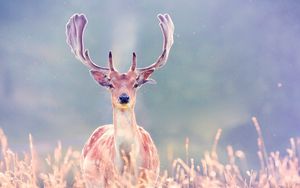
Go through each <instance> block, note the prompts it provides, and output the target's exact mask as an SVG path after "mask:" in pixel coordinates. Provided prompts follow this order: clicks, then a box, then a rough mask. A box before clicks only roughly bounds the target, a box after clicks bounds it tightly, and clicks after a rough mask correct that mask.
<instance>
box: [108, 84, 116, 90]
mask: <svg viewBox="0 0 300 188" xmlns="http://www.w3.org/2000/svg"><path fill="white" fill-rule="evenodd" d="M107 87H108V88H109V89H114V88H115V87H114V86H113V85H112V84H108V85H107Z"/></svg>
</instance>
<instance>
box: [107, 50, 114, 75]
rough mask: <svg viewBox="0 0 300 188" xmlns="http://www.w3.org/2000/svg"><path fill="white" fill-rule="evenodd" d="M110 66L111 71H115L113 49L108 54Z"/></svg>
mask: <svg viewBox="0 0 300 188" xmlns="http://www.w3.org/2000/svg"><path fill="white" fill-rule="evenodd" d="M108 66H109V70H110V71H115V68H114V62H113V59H112V53H111V51H109V55H108Z"/></svg>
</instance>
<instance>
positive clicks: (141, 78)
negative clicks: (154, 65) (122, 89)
mask: <svg viewBox="0 0 300 188" xmlns="http://www.w3.org/2000/svg"><path fill="white" fill-rule="evenodd" d="M153 72H154V69H148V70H144V71H141V72H140V73H139V75H138V77H137V79H136V81H137V85H136V86H137V87H140V86H141V85H143V84H145V83H149V84H156V81H155V80H153V79H150V76H151V74H152V73H153Z"/></svg>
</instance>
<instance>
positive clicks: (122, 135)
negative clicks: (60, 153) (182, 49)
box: [66, 13, 174, 187]
mask: <svg viewBox="0 0 300 188" xmlns="http://www.w3.org/2000/svg"><path fill="white" fill-rule="evenodd" d="M157 18H158V20H159V26H160V28H161V31H162V35H163V45H162V52H161V54H160V55H159V57H158V58H157V60H156V61H155V62H154V63H153V64H151V65H149V66H147V67H143V68H138V67H137V57H136V54H135V52H133V55H132V63H131V66H130V68H129V70H128V71H127V72H126V73H120V72H119V71H118V70H117V69H116V68H115V67H114V63H113V57H112V52H111V51H110V52H109V55H108V66H106V67H102V66H99V65H97V64H95V63H94V62H93V61H92V59H91V58H90V55H89V51H88V50H87V49H85V47H84V42H83V35H84V30H85V27H86V24H87V22H88V20H87V18H86V16H85V15H84V14H77V13H76V14H74V15H73V16H71V17H70V19H69V21H68V23H67V24H66V35H67V40H66V42H67V44H68V45H69V46H70V48H71V51H72V53H73V54H74V56H75V57H76V59H78V60H79V61H80V62H81V63H82V64H84V65H85V66H87V67H88V69H89V70H90V74H91V76H92V77H93V78H94V80H95V81H96V83H98V84H99V85H100V86H102V87H104V88H106V89H108V91H109V92H110V94H111V103H112V110H113V123H112V124H108V125H103V126H100V127H98V128H97V129H96V130H95V131H94V132H93V133H92V134H91V136H90V137H89V139H88V140H87V142H86V143H85V145H84V147H83V149H82V156H81V158H82V160H81V168H82V173H83V178H84V181H85V184H86V186H87V187H110V186H111V185H112V183H113V182H114V181H117V180H118V178H119V177H120V176H122V175H123V174H124V173H126V174H129V175H130V177H134V178H133V181H136V180H138V179H139V178H142V179H143V180H149V179H150V180H151V181H152V182H155V181H156V179H157V178H158V176H159V170H160V169H159V168H160V160H159V155H158V151H157V148H156V146H155V144H154V142H153V140H152V138H151V136H150V134H149V133H148V132H147V131H146V130H145V129H144V128H142V127H141V126H139V125H138V124H137V122H136V116H135V111H134V108H135V103H136V93H137V90H138V89H139V88H140V87H141V86H142V85H144V84H146V83H150V84H153V83H155V81H154V80H153V79H151V78H150V76H151V75H152V74H153V72H154V71H155V70H157V69H159V68H162V67H163V66H164V65H165V64H166V62H167V59H168V56H169V52H170V49H171V47H172V45H173V34H174V24H173V21H172V19H171V17H170V16H169V14H158V15H157ZM147 171H150V172H152V175H147V173H146V172H147ZM148 174H149V173H148Z"/></svg>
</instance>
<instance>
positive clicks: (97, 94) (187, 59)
mask: <svg viewBox="0 0 300 188" xmlns="http://www.w3.org/2000/svg"><path fill="white" fill-rule="evenodd" d="M74 13H84V14H86V16H87V18H88V20H89V23H88V25H87V29H86V34H85V45H86V47H87V48H88V49H89V50H90V55H91V57H92V58H93V60H94V62H96V63H97V64H99V65H102V66H104V65H106V63H107V57H108V51H109V50H112V51H113V55H114V60H115V63H116V66H117V68H118V69H119V70H120V71H124V72H125V71H127V69H128V68H129V66H130V63H131V55H132V52H133V51H135V52H136V53H137V57H138V65H139V66H141V67H142V66H147V65H149V64H151V63H153V62H154V61H155V60H156V58H157V57H158V55H159V54H160V53H161V47H162V36H161V31H160V29H159V26H158V20H157V18H156V15H157V14H158V13H169V14H170V15H171V17H172V19H173V21H174V24H175V36H174V40H175V42H174V45H173V48H172V50H171V53H170V56H169V61H168V63H167V65H166V66H165V67H164V68H163V69H160V70H158V71H156V72H155V74H154V75H153V76H152V78H154V79H155V80H157V84H156V85H146V86H144V87H143V88H141V89H140V90H139V92H138V97H137V105H136V115H137V121H138V123H139V124H140V125H142V126H143V127H144V128H145V129H146V130H148V131H149V132H150V134H151V136H152V138H153V140H154V141H155V143H156V145H157V147H158V148H159V153H160V157H161V160H162V165H161V166H162V168H163V169H166V168H168V167H169V166H170V164H169V162H168V160H171V159H172V158H177V157H181V158H184V157H185V139H186V138H187V137H188V138H189V144H190V152H189V155H190V156H191V157H194V158H196V160H195V162H196V163H199V160H200V157H202V156H203V154H204V151H205V150H209V149H210V148H211V147H212V143H213V140H214V136H215V134H216V132H217V130H218V128H221V129H222V130H223V132H222V136H221V139H220V143H219V145H218V151H219V155H220V156H221V157H222V158H223V159H224V160H226V146H227V145H232V146H233V147H234V149H240V150H243V151H244V152H245V153H246V156H247V160H248V164H249V168H256V167H257V165H258V164H259V163H258V162H257V160H258V159H257V155H256V152H257V144H256V143H257V142H256V139H257V134H256V132H255V128H254V127H253V125H252V122H251V117H253V116H255V117H257V119H258V121H259V122H260V124H261V127H262V131H263V136H264V139H265V142H266V146H267V150H268V151H274V150H280V151H281V152H285V148H286V147H287V146H288V145H289V138H290V137H299V136H300V125H299V122H300V114H299V112H300V87H299V81H300V22H299V17H300V3H299V2H298V1H296V0H288V1H279V0H278V1H277V0H275V1H274V0H265V1H258V0H230V1H223V0H212V1H205V0H189V1H171V0H164V1H146V0H139V1H138V0H122V1H112V0H102V1H99V0H97V1H96V0H86V1H82V0H81V1H79V0H72V1H62V0H52V1H44V0H39V1H34V0H27V1H16V0H10V1H1V2H0V15H1V16H0V23H1V25H0V41H1V42H0V127H1V128H2V129H3V130H4V131H5V133H6V134H7V136H8V138H9V143H10V147H11V148H12V149H13V150H15V151H18V152H23V151H26V150H28V135H29V133H32V135H33V137H34V144H35V146H36V147H37V150H38V151H39V153H40V155H43V154H46V153H49V152H51V151H52V150H53V148H54V147H55V146H56V144H57V141H59V140H60V141H62V143H63V146H64V147H65V148H66V147H67V146H72V147H73V148H75V149H78V150H80V149H81V148H82V146H83V144H84V143H85V141H86V140H87V138H88V137H89V135H90V134H91V133H92V132H93V130H94V129H95V128H96V127H98V126H99V125H103V124H108V123H111V122H112V109H111V102H110V95H109V93H108V91H107V90H105V89H104V88H101V87H99V86H98V85H97V84H96V83H95V82H94V81H93V79H92V78H91V77H90V74H89V72H88V69H87V68H86V67H85V66H83V65H82V64H81V63H80V62H79V61H77V60H76V59H75V58H74V57H73V54H72V53H71V51H70V48H69V46H68V45H67V44H66V42H65V40H66V36H65V24H66V23H67V21H68V19H69V17H70V16H71V15H72V14H74Z"/></svg>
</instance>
